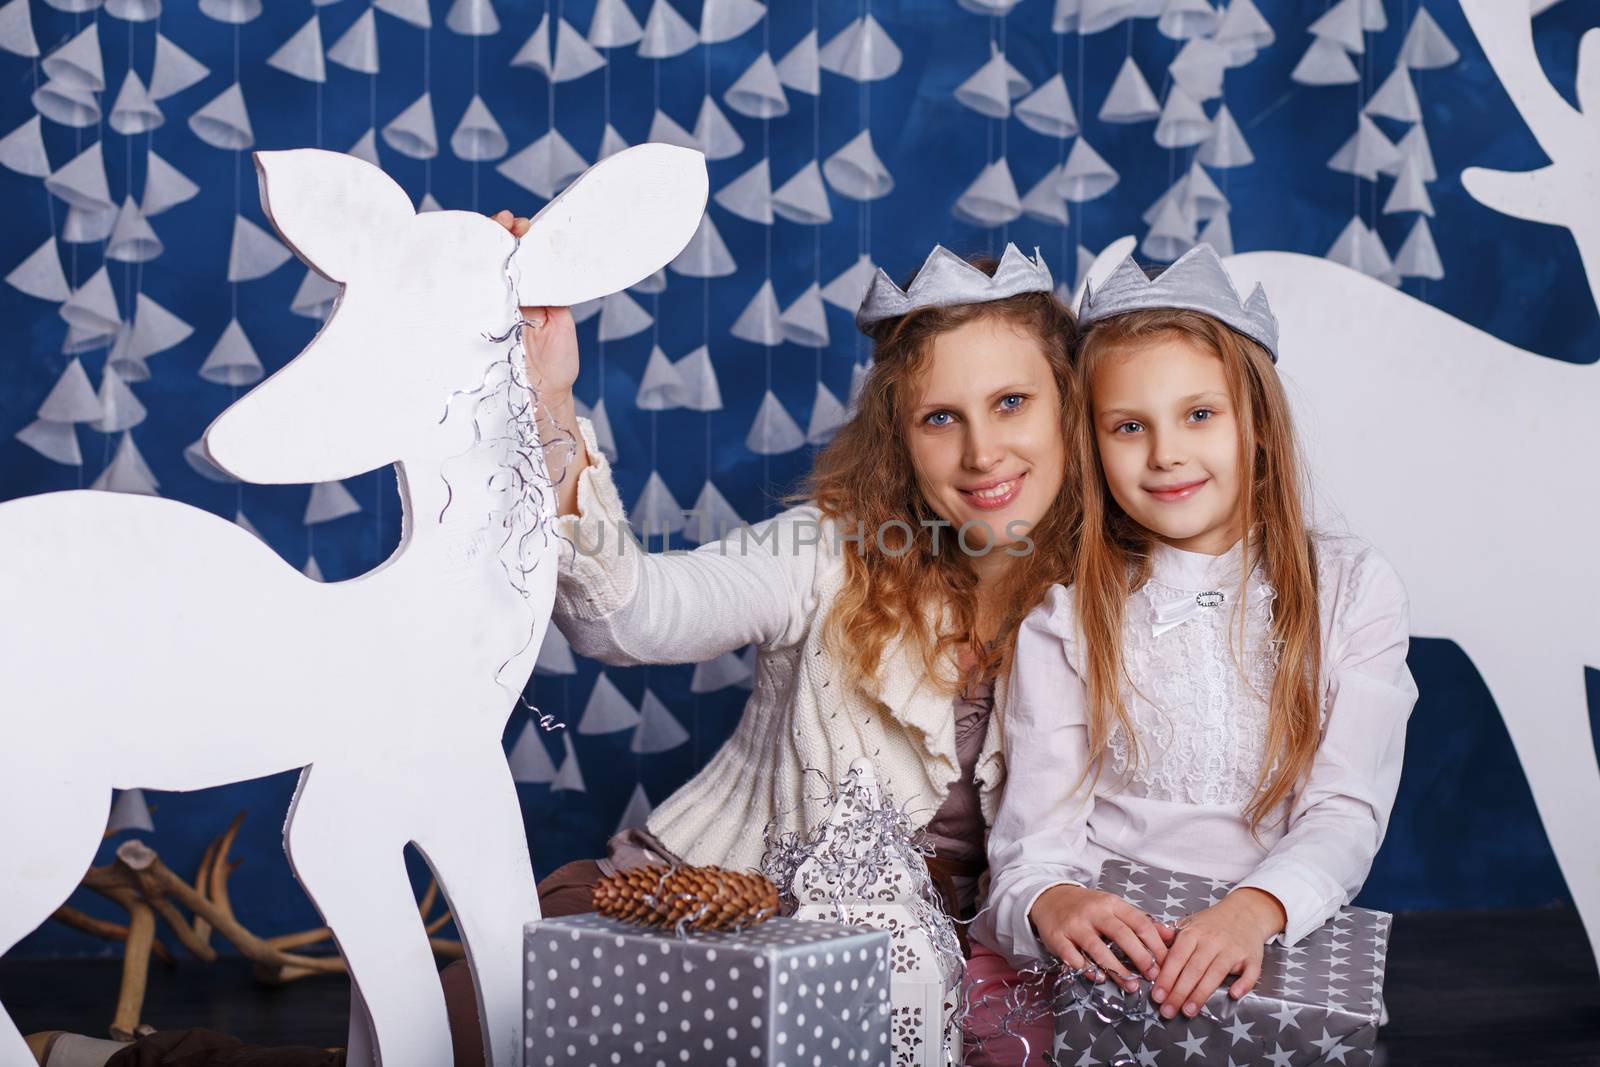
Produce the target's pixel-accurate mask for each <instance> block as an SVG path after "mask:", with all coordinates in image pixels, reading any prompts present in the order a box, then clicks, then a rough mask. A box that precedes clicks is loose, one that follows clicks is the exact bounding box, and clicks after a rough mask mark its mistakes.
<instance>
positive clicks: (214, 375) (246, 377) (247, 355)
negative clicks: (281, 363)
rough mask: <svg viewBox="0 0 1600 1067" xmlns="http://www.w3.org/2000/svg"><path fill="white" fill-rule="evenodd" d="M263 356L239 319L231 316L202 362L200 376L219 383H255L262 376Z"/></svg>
mask: <svg viewBox="0 0 1600 1067" xmlns="http://www.w3.org/2000/svg"><path fill="white" fill-rule="evenodd" d="M261 376H262V369H261V360H259V359H257V358H256V350H255V348H254V347H253V346H252V345H251V344H250V338H248V337H246V336H245V335H244V327H242V326H240V325H239V320H238V319H230V320H229V322H228V326H227V328H226V329H224V330H223V331H222V336H221V337H219V338H217V343H216V344H215V345H213V346H212V348H211V353H210V355H208V356H206V361H205V362H204V363H202V364H201V365H200V377H202V378H204V379H205V380H206V381H208V382H212V383H214V384H216V385H254V384H255V383H256V382H259V381H260V380H261Z"/></svg>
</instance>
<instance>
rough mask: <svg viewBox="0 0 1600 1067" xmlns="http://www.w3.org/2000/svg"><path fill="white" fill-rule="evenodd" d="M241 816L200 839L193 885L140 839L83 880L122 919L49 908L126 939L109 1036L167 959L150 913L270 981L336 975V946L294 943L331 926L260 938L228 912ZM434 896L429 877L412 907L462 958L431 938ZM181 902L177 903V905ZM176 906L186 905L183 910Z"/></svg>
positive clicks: (135, 1012)
mask: <svg viewBox="0 0 1600 1067" xmlns="http://www.w3.org/2000/svg"><path fill="white" fill-rule="evenodd" d="M243 822H244V812H240V813H239V814H238V815H237V816H235V817H234V820H233V822H232V823H231V824H229V826H228V829H227V830H226V831H224V832H223V833H222V834H221V835H220V836H218V837H217V838H216V839H215V840H213V841H212V842H211V843H210V844H209V845H207V846H206V850H205V853H204V854H203V855H202V856H201V857H200V866H199V870H198V871H197V872H196V873H195V879H194V884H193V885H190V884H189V883H188V882H185V881H184V880H183V879H182V878H180V877H179V876H178V875H177V874H175V873H173V871H172V870H171V868H169V867H168V866H167V865H166V864H165V863H162V862H161V857H159V856H158V855H156V853H155V851H154V850H153V849H151V848H149V847H148V846H146V845H145V844H144V843H143V842H141V841H125V842H123V843H122V845H121V846H119V847H118V848H117V853H116V860H115V862H113V863H109V864H107V865H106V866H104V867H91V868H90V869H89V873H88V874H87V875H85V876H84V879H83V882H82V885H83V887H84V888H86V889H91V890H93V891H94V892H96V893H99V894H100V895H101V896H103V897H105V898H107V899H108V900H112V901H115V902H116V903H117V904H118V905H120V906H121V907H122V908H123V909H124V910H125V911H127V913H128V925H126V926H122V925H120V924H118V923H113V922H107V921H105V920H103V919H96V918H94V917H92V916H89V915H85V914H84V913H83V912H81V911H78V910H77V909H76V908H71V907H67V906H65V905H63V906H62V907H60V908H58V909H57V910H56V912H55V915H54V918H55V919H57V920H59V921H60V922H63V923H65V924H66V925H68V926H71V927H73V928H74V929H77V930H82V931H83V932H85V933H88V934H93V935H94V936H96V937H103V938H106V939H107V940H111V941H121V942H123V943H124V944H125V946H126V947H125V949H124V950H123V956H122V986H121V989H120V991H119V992H118V995H117V1009H116V1014H115V1016H114V1017H113V1018H112V1021H111V1037H112V1038H113V1039H114V1040H118V1041H131V1040H133V1038H134V1037H135V1036H137V1035H139V1034H140V1033H141V1032H143V1031H144V1030H146V1029H147V1028H146V1027H143V1026H142V1025H141V1024H140V1022H139V1015H140V1011H141V1009H142V1008H143V1006H144V994H145V987H146V984H147V980H148V975H149V970H150V957H151V955H152V954H154V955H155V956H156V957H157V958H158V959H160V960H161V961H162V962H164V963H171V962H173V957H172V953H171V952H170V951H169V950H168V949H167V947H166V946H165V945H163V944H162V943H161V942H160V941H159V940H157V939H156V936H155V932H156V919H157V918H160V919H161V920H162V921H163V922H164V923H166V925H167V928H168V929H169V930H171V931H172V936H173V937H174V938H176V939H177V941H178V943H179V944H180V945H182V946H183V947H184V949H186V950H187V951H188V952H189V954H190V955H192V956H194V957H195V958H196V959H199V960H204V961H205V962H207V963H211V962H214V961H215V960H216V958H217V952H216V949H214V948H212V947H211V935H212V933H213V932H215V933H218V934H220V935H222V937H224V938H226V939H227V940H228V941H229V942H230V943H231V944H232V945H233V946H234V947H235V948H237V949H238V950H239V954H240V955H242V956H243V957H245V958H246V959H248V960H250V961H251V962H252V963H254V965H255V967H254V973H255V976H256V978H257V979H259V980H260V981H263V982H268V983H272V984H281V983H284V982H292V981H294V980H296V979H298V978H305V977H308V976H310V975H314V974H342V973H344V971H345V963H344V959H343V958H342V957H341V956H339V955H338V954H337V953H329V954H315V955H308V954H304V953H300V952H296V951H294V950H296V949H304V948H309V947H311V946H313V945H319V944H322V943H323V942H331V941H332V939H333V934H332V932H331V931H330V930H329V929H328V928H327V927H325V926H323V927H318V928H317V929H314V930H304V931H300V932H298V933H292V934H280V935H279V936H277V937H269V938H261V937H257V936H256V935H255V934H253V933H251V932H250V931H249V930H248V929H247V928H246V927H245V926H244V924H243V923H241V922H239V920H238V918H237V917H236V916H235V915H234V913H233V905H232V903H231V902H230V901H229V899H228V878H229V876H230V875H232V874H233V872H234V871H236V870H238V868H239V864H240V863H242V862H243V861H242V860H234V859H229V858H228V852H229V851H230V850H231V849H232V847H233V841H234V838H235V837H237V836H238V833H239V827H240V825H241V824H242V823H243ZM438 899H439V886H438V884H437V883H436V882H431V881H430V882H429V883H428V888H427V891H426V892H424V893H423V895H422V900H421V901H419V902H418V905H417V910H418V911H419V913H420V914H421V916H422V920H423V924H424V927H425V929H426V930H427V932H428V942H429V944H430V945H432V946H433V951H434V952H435V954H437V955H439V956H443V957H446V958H449V959H460V958H461V957H462V955H463V954H464V953H463V951H462V948H461V944H460V942H458V941H451V940H449V939H447V938H441V937H435V936H433V935H435V934H436V933H438V931H439V930H440V929H441V928H442V927H443V926H444V925H445V923H447V922H449V921H450V912H449V910H448V909H447V910H445V911H442V912H441V913H440V914H439V915H438V916H437V917H435V918H433V919H431V920H430V919H429V918H428V913H429V912H430V911H432V910H433V908H434V905H435V904H436V903H437V901H438ZM180 905H181V908H180ZM182 909H187V910H188V912H189V915H188V916H187V917H186V916H185V914H184V911H183V910H182Z"/></svg>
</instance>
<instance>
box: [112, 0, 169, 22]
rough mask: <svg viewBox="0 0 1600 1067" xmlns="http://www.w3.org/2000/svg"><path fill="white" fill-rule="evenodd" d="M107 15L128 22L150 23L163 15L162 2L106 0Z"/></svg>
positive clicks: (156, 0) (153, 0)
mask: <svg viewBox="0 0 1600 1067" xmlns="http://www.w3.org/2000/svg"><path fill="white" fill-rule="evenodd" d="M106 14H108V15H110V16H111V17H112V18H114V19H123V20H124V21H127V22H149V21H150V20H151V19H153V18H155V17H156V16H157V15H160V14H161V0H106Z"/></svg>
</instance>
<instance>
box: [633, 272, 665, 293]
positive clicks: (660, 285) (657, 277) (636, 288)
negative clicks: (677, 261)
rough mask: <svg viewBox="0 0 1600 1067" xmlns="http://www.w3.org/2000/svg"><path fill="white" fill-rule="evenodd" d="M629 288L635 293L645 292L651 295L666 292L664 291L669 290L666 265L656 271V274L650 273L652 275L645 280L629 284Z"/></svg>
mask: <svg viewBox="0 0 1600 1067" xmlns="http://www.w3.org/2000/svg"><path fill="white" fill-rule="evenodd" d="M628 289H629V290H630V291H632V292H635V293H643V294H645V295H646V296H649V295H651V294H653V293H664V292H666V291H667V269H666V268H665V267H662V268H661V269H660V270H658V271H656V272H655V273H654V274H652V275H650V277H648V278H646V279H644V280H643V281H640V282H635V283H634V284H632V285H630V286H628Z"/></svg>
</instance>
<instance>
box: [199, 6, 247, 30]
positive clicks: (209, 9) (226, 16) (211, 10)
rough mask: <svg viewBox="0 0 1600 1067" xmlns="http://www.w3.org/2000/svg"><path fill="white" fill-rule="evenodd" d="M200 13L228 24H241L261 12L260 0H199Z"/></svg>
mask: <svg viewBox="0 0 1600 1067" xmlns="http://www.w3.org/2000/svg"><path fill="white" fill-rule="evenodd" d="M200 13H201V14H202V15H205V16H206V17H207V18H211V19H215V20H216V21H218V22H225V23H227V24H228V25H230V26H242V25H243V24H245V23H246V22H252V21H254V20H255V19H256V17H257V16H259V15H260V14H261V0H200Z"/></svg>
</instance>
